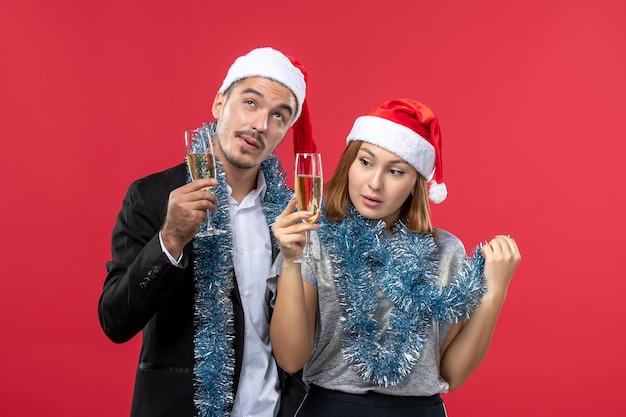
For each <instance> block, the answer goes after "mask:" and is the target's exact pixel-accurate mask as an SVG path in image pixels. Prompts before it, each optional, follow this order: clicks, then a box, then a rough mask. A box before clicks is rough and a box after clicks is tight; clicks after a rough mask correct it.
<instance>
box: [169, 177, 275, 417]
mask: <svg viewBox="0 0 626 417" xmlns="http://www.w3.org/2000/svg"><path fill="white" fill-rule="evenodd" d="M227 189H228V194H229V197H228V205H229V209H230V210H229V211H230V224H231V227H232V236H233V265H234V268H235V275H236V277H237V285H238V287H239V294H240V296H241V303H242V305H243V314H244V323H245V325H244V328H245V331H244V343H243V346H244V348H243V362H242V364H241V375H240V377H239V386H238V389H237V393H236V396H235V403H234V405H233V410H232V413H231V416H232V417H274V416H276V414H278V408H279V406H280V386H279V382H278V369H277V367H276V363H275V362H274V358H273V356H272V347H271V345H270V340H269V317H270V312H269V306H268V303H267V302H266V291H267V283H266V280H267V277H268V276H269V271H270V268H271V266H272V242H271V239H270V234H269V229H268V227H267V221H266V220H265V215H264V214H263V206H262V204H261V202H262V200H263V196H264V195H265V191H266V185H265V177H264V176H263V173H262V172H261V171H259V175H258V179H257V188H256V189H254V190H252V191H250V193H248V195H247V196H246V197H244V199H243V200H242V201H241V203H237V201H236V200H235V199H234V198H233V197H231V194H232V189H231V188H230V186H228V185H227ZM159 240H160V242H161V248H162V249H163V251H164V252H165V254H166V255H167V257H168V258H169V260H170V262H171V263H172V264H174V265H176V266H179V265H180V261H181V259H182V255H181V258H179V259H174V258H173V257H172V256H171V255H170V253H169V252H168V251H167V249H165V246H164V245H163V240H162V239H161V234H160V233H159Z"/></svg>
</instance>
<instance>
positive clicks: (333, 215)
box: [324, 140, 433, 234]
mask: <svg viewBox="0 0 626 417" xmlns="http://www.w3.org/2000/svg"><path fill="white" fill-rule="evenodd" d="M362 143H363V142H362V141H360V140H353V141H351V142H350V143H348V146H347V147H346V149H344V151H343V153H342V154H341V158H340V159H339V164H337V168H336V169H335V173H334V174H333V176H332V177H331V179H330V181H328V183H326V184H325V186H324V188H325V191H324V207H325V210H326V218H327V219H328V220H331V221H338V220H341V219H342V218H344V217H347V216H348V203H349V202H350V196H349V193H348V173H349V171H350V167H351V166H352V163H353V162H354V160H355V159H356V157H357V155H358V153H359V149H361V144H362ZM398 218H399V219H406V220H407V224H408V228H409V230H411V231H412V232H416V233H428V234H433V227H432V224H431V222H430V206H429V203H428V192H427V190H426V179H425V178H424V177H423V176H422V175H421V174H419V173H417V181H416V183H415V188H414V189H413V192H412V193H411V195H410V196H409V197H408V198H407V199H406V201H405V202H404V204H403V205H402V207H401V208H400V214H399V217H398Z"/></svg>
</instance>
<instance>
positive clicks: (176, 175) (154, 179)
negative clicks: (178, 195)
mask: <svg viewBox="0 0 626 417" xmlns="http://www.w3.org/2000/svg"><path fill="white" fill-rule="evenodd" d="M186 182H187V166H186V165H185V164H184V163H182V164H179V165H176V166H174V167H171V168H168V169H166V170H163V171H159V172H155V173H153V174H150V175H147V176H145V177H143V178H139V179H138V180H135V181H134V182H133V186H135V187H139V188H144V187H146V188H154V187H156V188H163V187H165V188H170V187H172V188H177V187H180V186H181V185H183V184H185V183H186Z"/></svg>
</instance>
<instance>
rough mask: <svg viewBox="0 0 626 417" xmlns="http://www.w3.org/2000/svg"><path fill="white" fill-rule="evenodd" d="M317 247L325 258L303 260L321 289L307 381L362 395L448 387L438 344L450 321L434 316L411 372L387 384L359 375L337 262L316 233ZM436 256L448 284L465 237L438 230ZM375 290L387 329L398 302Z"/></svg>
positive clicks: (277, 267) (272, 283) (272, 282)
mask: <svg viewBox="0 0 626 417" xmlns="http://www.w3.org/2000/svg"><path fill="white" fill-rule="evenodd" d="M311 240H312V242H313V250H314V252H315V253H316V254H317V256H318V257H319V259H320V261H319V262H316V263H309V264H303V266H302V277H303V279H304V280H305V281H306V282H308V283H309V284H311V285H312V286H313V287H314V288H316V289H317V292H318V298H319V303H318V317H317V325H316V332H315V348H314V350H313V354H312V356H311V358H310V360H309V362H308V363H307V364H306V365H305V367H304V374H303V380H304V382H305V383H307V384H315V385H317V386H320V387H323V388H327V389H331V390H337V391H342V392H347V393H354V394H361V393H365V392H367V391H375V392H378V393H382V394H388V395H405V396H406V395H411V396H429V395H434V394H439V393H446V392H447V391H448V383H447V382H446V381H445V380H443V379H442V378H441V376H440V375H439V359H440V356H439V349H440V346H441V344H442V343H443V341H444V339H445V337H446V335H447V332H448V330H449V328H450V326H449V325H442V324H439V323H437V322H435V321H434V320H433V322H432V326H431V329H430V332H429V334H428V341H427V342H426V344H425V345H424V347H423V348H422V351H421V356H420V359H419V361H418V362H417V363H416V364H415V366H414V367H413V369H412V370H411V372H410V373H409V374H408V375H406V376H405V377H404V378H403V379H402V380H401V381H400V382H399V383H398V384H397V385H395V386H390V387H385V386H379V385H376V384H374V383H372V382H370V381H367V380H365V379H363V378H361V376H359V374H357V373H356V372H355V371H354V370H353V369H351V367H350V365H349V364H348V363H347V362H346V361H345V360H344V357H343V354H342V347H343V346H342V344H343V343H342V341H343V339H344V337H345V334H344V332H345V330H344V328H343V323H342V322H343V320H342V315H343V311H342V309H341V306H340V304H339V301H338V297H337V290H336V288H335V283H334V281H333V279H331V278H329V277H332V274H331V273H330V269H329V268H331V267H332V265H331V263H330V262H329V260H328V256H327V253H326V251H325V248H324V247H320V241H319V238H318V237H317V236H316V234H315V232H314V233H312V238H311ZM436 243H437V249H438V252H437V256H438V258H439V273H440V275H439V284H440V285H445V284H446V283H447V282H448V281H449V279H450V278H451V277H453V276H454V275H455V273H456V271H457V269H458V268H459V266H460V265H461V262H462V259H463V258H464V257H465V256H466V253H465V248H464V247H463V244H462V243H461V241H460V240H459V239H458V238H457V237H456V236H454V235H452V234H450V233H448V232H446V231H444V230H441V229H437V239H436ZM282 262H283V258H282V256H281V255H279V257H278V258H277V259H276V262H275V263H274V266H273V268H272V273H271V276H272V278H270V279H269V280H268V285H269V287H270V289H271V290H272V292H273V293H274V294H275V292H276V276H278V275H280V272H281V270H282ZM372 291H376V296H377V301H378V308H377V311H376V315H377V317H376V318H377V320H378V323H379V325H380V326H381V327H383V328H384V326H386V323H387V322H388V317H389V313H390V312H391V310H392V308H393V305H392V303H391V302H390V301H389V300H388V299H387V297H386V296H385V294H384V293H383V291H382V290H380V289H379V288H372Z"/></svg>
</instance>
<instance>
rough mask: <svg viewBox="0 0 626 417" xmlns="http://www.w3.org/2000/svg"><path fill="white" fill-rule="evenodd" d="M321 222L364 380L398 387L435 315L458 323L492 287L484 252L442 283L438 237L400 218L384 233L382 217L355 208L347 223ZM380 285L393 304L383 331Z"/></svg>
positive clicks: (348, 355)
mask: <svg viewBox="0 0 626 417" xmlns="http://www.w3.org/2000/svg"><path fill="white" fill-rule="evenodd" d="M320 221H321V222H322V227H321V228H320V230H319V234H320V238H321V241H322V243H323V245H324V246H325V247H326V248H327V251H328V253H329V254H330V255H329V257H330V261H331V263H332V264H333V271H334V272H333V279H334V281H335V285H336V287H337V293H338V295H339V302H340V304H341V307H342V310H343V313H344V314H343V316H344V317H343V320H344V327H345V330H346V332H345V334H346V337H345V339H344V341H343V354H344V357H345V359H346V360H347V362H348V363H350V364H351V365H352V366H353V367H354V369H355V370H356V371H357V372H358V374H359V375H360V376H361V377H362V378H364V379H365V380H368V381H371V382H372V383H375V384H377V385H382V386H394V385H397V384H398V383H399V382H400V381H401V380H402V379H403V378H404V377H405V376H406V375H407V374H408V373H409V372H410V371H411V369H412V368H413V366H414V365H415V363H416V362H417V361H418V359H419V358H420V354H421V350H422V348H423V346H424V344H425V343H426V338H427V337H428V333H429V330H430V328H431V319H432V318H434V319H435V320H437V321H439V322H441V323H447V324H451V323H454V322H457V321H459V320H461V319H463V318H467V317H469V315H470V314H471V313H472V312H473V311H474V310H475V309H476V308H477V307H478V305H479V304H480V300H481V298H482V295H483V294H484V292H485V286H484V283H483V280H482V274H483V268H484V259H483V257H482V255H481V253H480V250H478V248H477V249H476V250H474V253H473V255H472V257H471V259H468V258H466V259H464V260H463V263H462V266H461V267H460V268H459V270H458V271H457V273H456V274H455V276H454V277H452V278H451V280H450V282H449V283H448V284H447V285H445V286H440V285H439V284H438V283H437V277H438V267H439V264H438V261H437V258H436V250H437V246H436V242H435V240H434V238H433V237H432V236H431V235H427V234H418V233H413V232H411V231H410V230H408V228H407V227H406V225H405V224H404V223H403V222H401V221H400V222H396V225H395V226H394V230H393V233H392V234H384V233H383V232H384V228H385V225H384V223H383V222H375V221H372V220H368V219H365V218H363V217H362V216H361V215H359V214H358V212H357V211H356V209H354V207H352V206H351V207H350V215H349V216H348V217H347V218H345V219H343V220H342V221H340V222H328V221H327V220H326V219H325V218H322V219H321V220H320ZM377 286H378V288H380V289H381V290H382V291H383V292H384V293H385V295H386V296H387V298H388V299H389V300H390V301H391V302H392V303H393V306H394V308H393V309H392V312H391V314H390V317H389V324H388V327H387V328H386V329H384V334H383V333H382V332H381V329H380V328H379V323H378V320H377V319H376V316H375V312H376V308H377V299H376V287H377Z"/></svg>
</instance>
